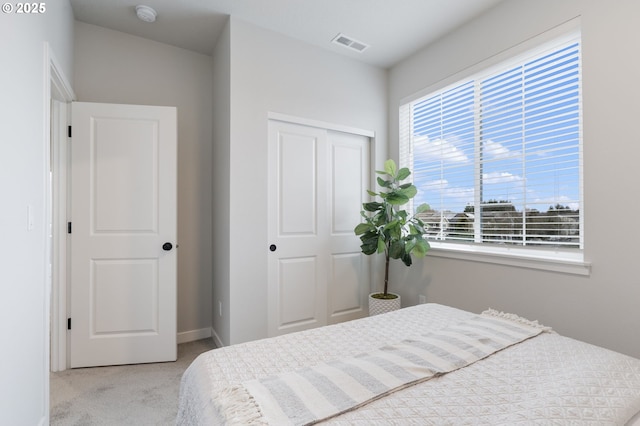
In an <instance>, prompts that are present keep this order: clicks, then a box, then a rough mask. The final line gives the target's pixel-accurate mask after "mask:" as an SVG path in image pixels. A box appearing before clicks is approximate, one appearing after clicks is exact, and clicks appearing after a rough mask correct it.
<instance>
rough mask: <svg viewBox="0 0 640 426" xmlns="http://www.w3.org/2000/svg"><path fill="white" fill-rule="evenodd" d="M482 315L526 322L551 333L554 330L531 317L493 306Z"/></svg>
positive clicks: (520, 322) (519, 322)
mask: <svg viewBox="0 0 640 426" xmlns="http://www.w3.org/2000/svg"><path fill="white" fill-rule="evenodd" d="M482 315H486V316H490V317H496V318H502V319H506V320H509V321H513V322H516V323H518V324H524V325H528V326H530V327H535V328H538V329H540V330H543V331H546V332H549V333H550V332H552V331H553V330H552V329H551V327H547V326H545V325H542V324H540V323H539V322H538V321H537V320H535V321H531V320H529V319H526V318H523V317H521V316H519V315H516V314H510V313H508V312H502V311H497V310H495V309H491V308H489V309H487V310H486V311H484V312H483V313H482Z"/></svg>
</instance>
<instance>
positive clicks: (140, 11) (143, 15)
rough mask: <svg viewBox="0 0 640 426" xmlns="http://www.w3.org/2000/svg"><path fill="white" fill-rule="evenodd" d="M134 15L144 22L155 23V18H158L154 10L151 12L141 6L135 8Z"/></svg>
mask: <svg viewBox="0 0 640 426" xmlns="http://www.w3.org/2000/svg"><path fill="white" fill-rule="evenodd" d="M136 15H137V16H138V19H140V20H141V21H144V22H155V21H156V16H158V14H157V13H156V11H155V10H153V9H152V8H150V7H149V6H144V5H141V4H140V5H138V6H136Z"/></svg>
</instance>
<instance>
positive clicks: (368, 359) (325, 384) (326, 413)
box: [214, 310, 550, 425]
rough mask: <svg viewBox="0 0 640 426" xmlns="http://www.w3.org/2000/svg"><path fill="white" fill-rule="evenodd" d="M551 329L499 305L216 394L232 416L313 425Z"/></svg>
mask: <svg viewBox="0 0 640 426" xmlns="http://www.w3.org/2000/svg"><path fill="white" fill-rule="evenodd" d="M543 331H550V329H549V328H547V327H544V326H542V325H540V324H538V323H537V322H535V321H534V322H532V321H528V320H525V319H523V318H520V317H518V316H516V315H512V314H504V313H501V312H497V311H494V310H489V311H486V312H483V313H482V315H478V316H475V317H473V318H471V319H469V320H467V321H464V322H462V323H458V324H456V325H453V326H450V327H447V328H445V329H442V330H440V331H437V332H434V333H430V334H426V335H424V336H421V337H420V338H416V339H412V340H404V341H401V342H398V343H396V344H393V345H388V346H383V347H381V348H379V349H377V350H375V351H373V352H368V353H363V354H360V355H358V356H354V357H351V358H344V359H338V360H335V361H331V362H327V363H323V364H319V365H316V366H312V367H308V368H303V369H301V370H297V371H292V372H285V373H281V374H278V375H275V376H272V377H267V378H263V379H257V380H250V381H247V382H243V383H241V384H239V385H238V386H234V387H232V388H230V389H227V390H226V391H225V392H223V393H222V394H221V395H219V397H218V398H217V399H216V400H215V401H214V403H215V404H216V405H217V409H218V410H219V411H220V413H221V414H222V415H223V417H224V418H225V419H226V422H227V424H237V425H308V424H314V423H317V422H319V421H322V420H327V419H329V418H331V417H334V416H336V415H339V414H341V413H344V412H347V411H350V410H354V409H357V408H358V407H360V406H362V405H364V404H367V403H369V402H371V401H374V400H376V399H378V398H382V397H384V396H385V395H388V394H390V393H392V392H395V391H398V390H400V389H403V388H406V387H408V386H412V385H415V384H417V383H420V382H423V381H426V380H429V379H430V378H433V377H436V376H438V375H442V374H446V373H448V372H451V371H454V370H457V369H459V368H462V367H465V366H467V365H470V364H472V363H474V362H476V361H479V360H481V359H483V358H485V357H488V356H490V355H491V354H493V353H495V352H498V351H500V350H502V349H505V348H507V347H509V346H512V345H514V344H517V343H519V342H522V341H524V340H527V339H529V338H531V337H534V336H537V335H538V334H540V333H542V332H543Z"/></svg>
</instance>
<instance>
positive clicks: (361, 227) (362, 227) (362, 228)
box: [353, 223, 375, 235]
mask: <svg viewBox="0 0 640 426" xmlns="http://www.w3.org/2000/svg"><path fill="white" fill-rule="evenodd" d="M371 229H375V227H374V226H373V225H371V224H369V223H359V224H358V225H357V226H356V228H355V229H354V230H353V232H355V233H356V235H362V234H364V233H365V232H367V231H370V230H371Z"/></svg>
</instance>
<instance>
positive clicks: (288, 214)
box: [268, 121, 369, 336]
mask: <svg viewBox="0 0 640 426" xmlns="http://www.w3.org/2000/svg"><path fill="white" fill-rule="evenodd" d="M268 161H269V176H268V187H269V206H268V214H269V220H268V223H269V225H268V228H269V229H268V236H269V244H270V246H269V258H268V317H269V319H268V332H269V336H275V335H280V334H284V333H289V332H293V331H300V330H304V329H308V328H313V327H318V326H322V325H326V324H329V323H334V322H339V321H344V320H347V319H353V318H358V317H362V316H364V315H365V314H366V309H365V303H366V294H367V292H368V289H369V282H368V281H369V280H368V275H369V268H368V263H367V259H366V258H365V256H364V255H362V254H361V253H360V249H359V240H358V238H357V237H356V236H355V235H354V233H353V228H354V227H355V226H356V224H357V223H358V222H359V218H360V208H361V205H362V202H363V200H365V198H366V186H367V185H366V182H367V176H368V167H369V140H368V138H366V137H363V136H355V135H350V134H343V133H338V132H330V131H327V130H325V129H321V128H316V127H307V126H302V125H297V124H291V123H284V122H280V121H270V122H269V158H268Z"/></svg>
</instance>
